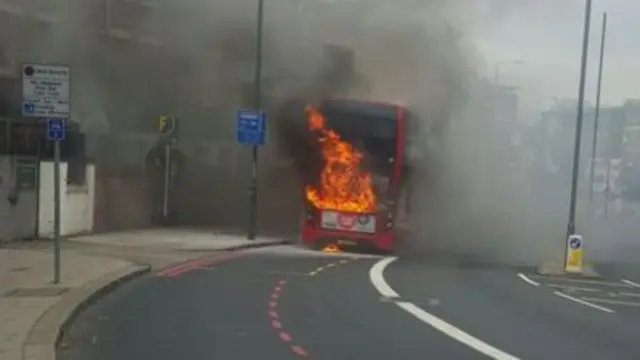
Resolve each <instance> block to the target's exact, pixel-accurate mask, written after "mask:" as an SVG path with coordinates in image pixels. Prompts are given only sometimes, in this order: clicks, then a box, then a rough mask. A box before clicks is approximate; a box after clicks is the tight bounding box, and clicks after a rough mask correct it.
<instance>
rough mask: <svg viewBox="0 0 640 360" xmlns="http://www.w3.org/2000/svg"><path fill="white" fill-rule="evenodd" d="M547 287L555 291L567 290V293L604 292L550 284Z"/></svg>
mask: <svg viewBox="0 0 640 360" xmlns="http://www.w3.org/2000/svg"><path fill="white" fill-rule="evenodd" d="M547 287H550V288H554V289H561V290H566V291H567V292H579V291H583V292H603V290H601V289H592V288H585V287H579V286H571V285H558V284H548V285H547Z"/></svg>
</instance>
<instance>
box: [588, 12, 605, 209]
mask: <svg viewBox="0 0 640 360" xmlns="http://www.w3.org/2000/svg"><path fill="white" fill-rule="evenodd" d="M606 39H607V13H606V12H605V13H604V14H602V35H601V36H600V64H599V65H598V88H597V90H596V112H595V116H594V119H593V140H592V143H591V167H590V168H589V202H593V178H594V177H595V163H596V155H597V150H598V127H599V125H600V124H599V122H600V93H601V91H602V67H603V64H604V47H605V42H606Z"/></svg>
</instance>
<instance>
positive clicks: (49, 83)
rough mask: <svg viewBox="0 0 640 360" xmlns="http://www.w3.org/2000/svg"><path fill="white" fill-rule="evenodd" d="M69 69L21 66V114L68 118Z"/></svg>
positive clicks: (54, 66) (38, 65) (39, 65)
mask: <svg viewBox="0 0 640 360" xmlns="http://www.w3.org/2000/svg"><path fill="white" fill-rule="evenodd" d="M70 80H71V76H70V71H69V67H68V66H61V65H42V64H24V65H23V66H22V115H23V116H27V117H47V118H52V117H55V118H69V115H70V114H69V113H70V105H69V87H70Z"/></svg>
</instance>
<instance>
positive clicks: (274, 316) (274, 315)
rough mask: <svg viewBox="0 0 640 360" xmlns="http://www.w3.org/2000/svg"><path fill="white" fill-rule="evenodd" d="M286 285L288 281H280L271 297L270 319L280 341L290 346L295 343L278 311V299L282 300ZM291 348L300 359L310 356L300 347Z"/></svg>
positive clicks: (293, 346)
mask: <svg viewBox="0 0 640 360" xmlns="http://www.w3.org/2000/svg"><path fill="white" fill-rule="evenodd" d="M285 284H286V281H284V280H280V281H278V285H276V286H275V287H274V288H273V292H272V293H271V296H270V297H269V300H270V301H269V317H270V318H271V327H273V329H274V330H275V331H276V333H277V334H278V336H279V337H280V340H282V341H283V342H285V343H287V344H290V343H292V342H293V338H292V337H291V335H289V333H287V332H286V331H284V330H283V326H282V323H281V322H280V321H279V320H278V318H279V316H278V310H277V308H278V299H279V298H280V294H281V293H282V291H283V287H284V285H285ZM289 348H290V349H291V352H293V353H294V354H296V355H298V356H300V357H307V356H309V355H308V354H307V351H306V350H305V349H304V348H302V347H301V346H299V345H294V344H290V345H289Z"/></svg>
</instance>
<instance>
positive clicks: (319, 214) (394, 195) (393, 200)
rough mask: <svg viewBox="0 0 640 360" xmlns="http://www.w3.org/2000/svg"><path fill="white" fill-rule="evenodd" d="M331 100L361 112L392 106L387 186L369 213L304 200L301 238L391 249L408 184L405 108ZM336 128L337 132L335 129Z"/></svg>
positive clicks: (322, 243) (315, 244) (321, 243)
mask: <svg viewBox="0 0 640 360" xmlns="http://www.w3.org/2000/svg"><path fill="white" fill-rule="evenodd" d="M335 101H338V102H344V103H345V104H349V105H354V104H355V109H358V108H361V109H362V110H363V112H366V111H368V110H369V109H370V108H371V109H373V108H377V109H383V110H385V109H386V110H385V111H386V112H387V113H389V114H391V112H390V111H389V110H393V114H394V116H393V117H392V118H389V119H388V120H389V121H390V122H392V123H393V124H394V125H393V126H394V128H395V136H394V137H393V138H391V139H390V141H393V142H394V143H395V151H394V158H393V161H392V162H391V161H390V164H392V165H391V166H389V168H388V170H386V171H385V172H386V173H385V174H381V176H384V177H385V178H386V180H387V181H388V188H387V189H386V193H385V194H384V202H383V203H378V206H377V211H376V212H375V213H370V214H361V213H346V212H337V211H333V210H322V209H317V208H315V207H313V206H312V205H310V204H309V203H307V204H306V209H307V213H306V217H305V219H304V222H303V225H302V231H301V232H302V234H301V237H302V241H303V243H306V244H308V245H310V246H313V247H318V248H322V247H324V246H326V245H329V244H333V245H337V246H338V247H339V248H341V249H351V248H353V249H356V248H367V249H371V250H374V251H376V252H384V253H392V252H394V251H395V249H396V245H397V242H398V231H399V230H400V229H399V228H398V220H399V219H398V217H399V216H401V217H403V216H404V205H403V204H402V203H404V199H401V198H402V197H404V196H405V194H407V195H408V192H407V191H406V190H407V189H405V187H406V185H408V184H407V181H406V179H405V177H406V174H405V173H406V169H407V166H406V165H407V164H406V154H405V143H406V136H405V135H406V115H407V112H408V110H407V109H406V108H405V107H403V106H399V105H394V104H384V103H372V102H360V101H353V100H335ZM353 108H354V107H352V110H351V111H350V115H353V114H354V110H353ZM365 110H366V111H365ZM320 112H321V113H322V112H323V111H322V106H321V107H320ZM355 114H356V115H355V116H357V115H358V114H359V111H358V110H355ZM341 121H345V122H349V121H350V120H349V117H348V116H345V118H344V119H343V120H342V119H341ZM329 128H332V129H333V130H336V129H334V128H333V127H332V126H329ZM336 131H337V132H338V133H339V134H340V131H339V130H336ZM357 135H358V136H361V137H366V136H367V135H366V134H357ZM336 219H337V220H336ZM354 219H355V220H354ZM354 221H355V223H354ZM341 222H345V223H346V226H341V224H340V223H341ZM336 224H337V226H336ZM353 224H355V225H353ZM327 225H331V226H327ZM342 225H345V224H342ZM349 225H353V227H352V228H350V226H349ZM331 227H333V228H331Z"/></svg>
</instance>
